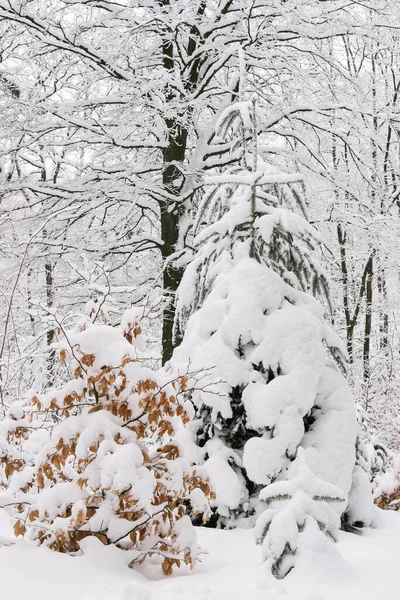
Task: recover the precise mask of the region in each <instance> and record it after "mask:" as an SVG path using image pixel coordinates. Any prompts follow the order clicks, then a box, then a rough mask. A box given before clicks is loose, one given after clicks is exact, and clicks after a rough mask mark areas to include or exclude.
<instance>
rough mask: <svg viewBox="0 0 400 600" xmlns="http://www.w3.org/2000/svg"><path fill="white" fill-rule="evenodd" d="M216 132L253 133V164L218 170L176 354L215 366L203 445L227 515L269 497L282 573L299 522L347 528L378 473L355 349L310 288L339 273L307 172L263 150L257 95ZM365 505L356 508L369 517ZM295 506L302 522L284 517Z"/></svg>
mask: <svg viewBox="0 0 400 600" xmlns="http://www.w3.org/2000/svg"><path fill="white" fill-rule="evenodd" d="M238 132H239V133H238ZM217 133H218V134H219V135H220V136H221V137H222V138H223V139H224V140H225V141H228V140H230V141H231V144H232V148H233V149H236V148H237V146H240V145H241V147H242V149H243V150H242V159H241V165H240V166H237V167H235V168H234V169H231V170H229V171H225V172H223V173H219V174H217V175H215V176H214V177H212V178H211V177H210V178H209V179H208V181H207V183H209V184H210V189H209V191H208V193H207V194H206V195H205V198H204V201H203V203H202V205H201V206H200V210H199V216H198V220H197V227H198V230H200V232H199V233H198V235H197V237H196V240H195V243H196V245H197V249H198V251H197V254H196V256H195V258H194V260H193V261H192V262H191V263H190V265H189V266H188V268H187V269H186V272H185V275H184V278H183V281H182V283H181V285H180V287H179V295H178V321H177V327H179V328H180V329H181V331H182V332H184V337H183V342H182V344H181V345H180V346H179V347H178V348H177V349H176V350H175V352H174V356H173V359H172V362H171V366H172V368H174V369H179V368H183V369H186V368H187V364H188V363H190V364H191V368H194V369H196V368H199V367H200V366H201V367H202V368H205V367H206V368H207V369H213V371H212V375H210V376H208V377H206V378H205V380H203V382H204V384H205V387H204V388H203V391H202V392H195V393H193V396H192V398H193V402H194V405H195V408H196V416H197V420H196V421H195V422H194V433H195V435H194V443H192V446H191V450H192V456H193V458H194V460H197V461H204V462H205V465H206V467H207V469H208V472H209V474H210V477H211V482H212V485H213V486H214V489H215V492H216V495H217V500H216V503H215V515H214V522H215V520H218V521H219V522H220V524H222V525H228V526H229V525H233V524H234V522H235V519H237V518H238V517H246V516H251V515H260V512H261V511H262V505H263V503H264V502H266V503H267V504H268V507H269V508H268V509H267V511H266V512H265V513H264V514H261V515H260V516H259V522H258V530H259V539H260V542H261V543H262V544H263V547H264V555H265V557H268V559H270V561H271V567H272V570H273V572H274V574H275V575H276V576H277V577H282V576H285V575H286V573H287V572H288V571H289V570H290V568H291V567H292V565H293V562H292V559H290V560H289V557H291V556H292V555H294V554H295V552H296V549H297V547H298V545H299V540H300V538H301V536H299V532H302V531H304V530H305V529H307V530H308V531H309V530H310V528H311V529H312V528H314V529H315V531H318V532H320V531H324V532H325V533H327V534H329V536H330V537H331V538H334V537H335V535H336V531H337V529H338V527H339V526H340V516H341V515H342V514H344V513H345V514H347V513H348V511H349V510H350V509H351V507H349V506H348V497H349V492H350V489H351V486H352V475H353V472H355V473H356V475H357V476H356V489H355V490H353V491H352V494H353V496H352V499H353V502H355V506H357V508H359V507H360V506H361V504H360V497H361V498H363V499H364V500H365V503H366V504H367V505H368V493H366V486H367V485H368V482H367V477H366V474H365V473H364V471H362V469H361V467H360V466H359V465H358V464H357V459H356V441H357V421H356V411H355V404H354V400H353V398H352V395H351V393H350V391H349V388H348V386H347V384H346V381H345V379H344V377H343V375H342V373H341V371H340V370H339V369H338V367H337V364H336V361H337V359H339V358H340V357H341V356H342V357H343V356H344V354H345V351H344V350H343V346H342V344H341V342H340V340H339V339H338V338H337V337H336V335H335V334H334V333H333V331H332V330H331V328H330V327H329V325H328V324H327V323H326V321H325V320H324V317H323V310H322V307H321V305H320V304H319V303H318V302H317V300H316V299H315V298H313V297H312V296H311V295H310V294H309V293H308V290H312V291H313V292H318V291H321V289H322V290H325V291H326V281H325V279H324V276H323V274H322V272H321V269H320V268H319V266H318V262H317V261H316V259H315V252H316V250H317V247H318V245H319V237H318V233H317V231H316V230H315V228H314V227H312V226H311V225H310V224H309V223H308V222H307V220H306V218H305V216H304V215H300V214H298V213H297V214H296V212H295V208H296V205H297V206H298V207H300V208H304V206H303V203H302V201H301V195H300V189H301V188H300V186H299V184H298V183H296V182H298V181H299V180H300V177H299V176H298V175H288V174H284V173H282V172H278V170H277V169H276V168H273V167H271V166H270V165H268V164H267V163H265V162H264V160H263V159H262V157H261V156H258V152H257V144H256V142H257V135H256V132H255V109H254V106H253V109H252V103H246V102H242V103H239V104H237V105H233V106H232V107H230V108H229V109H227V110H225V111H224V113H223V114H222V116H221V118H220V120H219V122H218V125H217ZM251 138H252V140H253V141H252V143H247V148H246V140H249V139H251ZM243 142H244V143H243ZM328 351H330V354H331V355H333V356H329V353H328ZM334 358H336V361H335V360H334ZM300 449H303V456H302V457H301V458H300V454H301V453H300V452H299V451H300ZM271 484H272V485H271ZM263 486H267V487H266V488H265V489H264V490H263V491H262V492H261V495H260V498H259V492H260V490H261V489H262V487H263ZM365 494H366V497H365ZM260 501H261V502H260ZM352 510H353V513H352V517H351V520H352V522H353V523H354V521H361V519H360V518H358V517H357V516H356V514H355V513H356V509H355V508H352ZM282 511H283V512H282ZM283 515H285V517H284V520H285V522H287V523H290V526H289V525H288V527H281V525H282V519H283ZM289 515H290V518H289ZM364 517H365V518H364V521H365V520H367V518H368V510H365V511H364Z"/></svg>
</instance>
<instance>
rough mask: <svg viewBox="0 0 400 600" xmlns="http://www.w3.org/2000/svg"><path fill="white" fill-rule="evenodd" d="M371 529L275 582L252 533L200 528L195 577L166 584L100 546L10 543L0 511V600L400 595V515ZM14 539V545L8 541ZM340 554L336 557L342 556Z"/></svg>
mask: <svg viewBox="0 0 400 600" xmlns="http://www.w3.org/2000/svg"><path fill="white" fill-rule="evenodd" d="M376 510H377V513H376V519H375V521H376V525H377V527H376V528H375V529H367V530H365V531H364V533H363V535H362V536H357V535H354V534H349V533H344V532H341V533H340V538H339V543H338V544H337V546H336V547H333V546H332V550H331V551H329V550H328V551H327V550H326V545H324V548H325V550H324V551H322V548H320V549H319V548H310V549H309V550H308V551H307V556H306V555H304V556H303V557H302V556H299V560H298V562H297V567H296V569H295V570H294V571H293V572H291V573H290V574H289V575H288V576H287V577H286V578H285V579H284V580H281V581H277V580H275V579H274V578H273V577H272V575H270V574H269V573H268V570H267V568H266V566H265V564H264V563H262V561H261V550H260V547H258V546H256V545H255V543H254V532H253V531H252V530H249V529H247V530H244V529H237V530H230V531H227V530H211V529H204V528H201V529H198V537H199V541H200V544H201V546H202V547H203V549H204V550H205V551H206V552H207V554H203V555H202V557H201V561H202V562H201V563H198V565H197V566H196V567H195V569H194V571H193V572H192V573H188V572H184V571H183V570H182V571H179V570H178V571H176V572H175V574H174V575H173V576H172V577H169V578H166V577H164V576H163V575H162V573H161V569H160V568H159V567H157V566H156V565H154V564H149V563H147V564H144V565H142V566H141V567H138V568H137V569H136V570H131V569H128V567H127V564H128V562H129V553H128V552H123V551H121V550H117V549H116V548H114V547H105V546H103V545H102V544H101V543H100V542H99V541H98V540H95V539H92V540H91V539H86V540H83V542H82V547H83V549H84V554H83V556H79V557H71V556H67V555H64V554H58V553H55V552H52V551H51V550H48V549H47V548H37V547H34V546H31V545H29V544H27V543H26V542H24V541H23V540H18V541H17V543H13V545H9V546H7V545H3V544H4V543H7V541H8V540H10V541H11V539H12V533H11V524H10V522H9V518H8V516H7V515H6V514H5V512H4V511H0V542H1V544H2V545H1V547H0V590H1V598H2V600H249V599H251V600H376V599H377V598H381V597H383V596H384V595H385V594H391V597H392V598H398V597H399V591H398V590H399V586H398V570H399V566H398V565H399V558H398V557H399V554H398V546H399V541H400V515H399V514H397V513H393V512H383V511H378V509H376ZM13 541H14V540H13ZM338 551H339V552H340V553H339V552H338Z"/></svg>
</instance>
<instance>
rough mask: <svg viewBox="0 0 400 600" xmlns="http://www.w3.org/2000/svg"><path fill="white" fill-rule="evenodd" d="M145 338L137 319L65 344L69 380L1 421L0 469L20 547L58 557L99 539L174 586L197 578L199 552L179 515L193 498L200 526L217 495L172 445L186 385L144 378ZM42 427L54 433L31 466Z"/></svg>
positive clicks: (91, 328)
mask: <svg viewBox="0 0 400 600" xmlns="http://www.w3.org/2000/svg"><path fill="white" fill-rule="evenodd" d="M81 329H82V328H81ZM141 337H142V336H141V327H140V323H139V319H138V313H137V311H135V310H133V309H131V310H129V311H127V312H126V313H125V314H124V316H123V319H122V323H121V325H120V326H118V327H112V326H110V325H105V324H102V325H96V324H92V323H90V322H88V323H87V324H86V325H84V326H83V329H82V330H81V331H75V332H71V333H69V334H68V336H67V340H66V342H67V348H66V349H62V350H61V352H60V358H61V360H62V361H66V362H70V366H71V368H72V370H73V376H72V377H71V379H70V380H69V381H68V382H67V383H66V384H65V385H64V386H63V387H62V388H60V389H52V390H50V391H49V392H47V393H46V394H43V395H41V394H36V395H34V396H33V397H32V399H31V401H30V403H29V404H28V405H26V406H25V407H23V409H22V411H23V414H19V415H14V418H10V419H9V420H8V424H7V435H6V437H3V438H2V441H3V443H2V459H1V460H2V463H4V464H5V465H6V468H5V476H6V478H7V479H8V495H9V496H12V497H13V499H14V502H15V503H16V505H17V509H18V511H19V515H18V518H17V521H16V524H15V527H14V530H15V533H16V535H24V536H26V537H27V538H29V539H31V540H35V541H36V542H37V543H39V544H45V545H47V546H49V547H50V548H51V549H53V550H58V551H60V552H76V551H78V550H79V542H80V540H82V539H83V538H85V537H87V536H96V537H97V538H98V539H99V540H101V542H103V543H104V544H116V545H117V546H118V547H120V548H123V549H132V550H133V551H134V553H133V554H134V558H133V562H136V561H138V562H141V561H142V560H144V558H146V557H147V556H152V555H158V556H160V557H161V558H162V567H163V571H164V573H166V574H170V573H171V571H172V568H173V566H174V565H176V566H180V565H181V563H186V564H188V565H190V566H193V564H194V562H195V560H196V555H197V551H198V549H197V543H196V536H195V532H194V529H193V526H192V524H191V522H190V519H189V517H188V516H187V515H186V506H185V503H186V502H187V501H189V500H190V498H191V497H192V498H193V500H195V502H196V507H197V508H198V510H201V511H203V510H205V512H206V518H207V512H208V509H207V504H208V499H209V498H212V497H213V492H212V491H211V488H210V486H209V483H208V481H207V479H206V478H205V477H203V476H202V475H201V474H200V472H198V473H196V471H194V470H193V468H191V467H190V465H189V463H188V461H187V460H185V458H184V457H183V456H182V451H181V448H180V447H179V445H178V444H176V443H174V441H173V439H172V438H173V436H174V433H175V429H176V426H177V424H181V425H183V424H186V423H187V422H188V421H189V415H188V413H187V411H186V408H185V401H184V400H183V392H184V391H185V389H186V377H185V376H182V377H179V378H177V379H175V380H171V379H168V378H167V377H166V376H165V374H164V375H163V374H159V373H155V372H153V371H151V370H150V369H148V368H146V367H144V366H143V364H142V361H141V360H140V359H139V354H138V349H140V345H141V341H142V340H141ZM12 421H14V426H12ZM40 427H45V428H46V429H47V430H50V431H49V433H48V434H47V435H45V436H44V439H43V443H42V444H41V445H39V447H36V456H35V457H34V459H33V460H32V459H29V458H28V457H29V456H31V455H30V454H29V452H28V445H29V443H31V446H32V443H33V442H32V440H31V438H32V437H33V436H37V433H38V431H37V430H38V428H40ZM46 438H47V439H46ZM14 440H16V441H17V445H16V444H15V443H13V442H14ZM31 450H32V448H31Z"/></svg>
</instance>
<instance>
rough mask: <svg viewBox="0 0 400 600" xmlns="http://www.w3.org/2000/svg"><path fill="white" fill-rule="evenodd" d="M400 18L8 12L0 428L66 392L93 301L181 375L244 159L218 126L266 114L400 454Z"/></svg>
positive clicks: (331, 2) (327, 10) (273, 156)
mask: <svg viewBox="0 0 400 600" xmlns="http://www.w3.org/2000/svg"><path fill="white" fill-rule="evenodd" d="M398 15H399V8H398V5H397V3H396V2H395V0H376V1H375V0H371V1H361V2H345V1H341V0H328V1H323V2H320V1H317V0H308V1H297V0H296V1H295V0H268V1H263V0H255V1H254V2H247V1H245V0H225V1H223V0H198V1H196V2H194V1H193V2H185V1H183V0H176V1H175V0H157V1H156V0H149V1H146V2H140V1H138V2H134V1H132V2H130V1H128V0H126V1H125V0H122V1H116V2H114V1H107V0H83V1H80V2H79V1H70V0H63V1H61V0H60V1H53V0H32V1H30V0H26V1H18V2H17V1H15V2H14V1H12V0H0V30H1V31H0V33H1V53H0V112H1V123H0V137H1V140H2V144H1V153H0V164H1V172H0V194H1V195H0V274H1V275H0V276H1V282H2V286H1V290H0V297H1V298H2V301H1V302H0V323H1V326H0V327H1V329H0V403H1V407H0V408H1V410H2V411H5V410H6V408H7V406H8V405H9V404H10V403H11V402H14V401H15V400H19V399H21V398H23V397H24V395H25V394H26V393H27V390H31V389H46V388H50V387H52V386H55V385H57V384H59V383H60V382H62V381H63V380H64V379H65V377H66V373H65V366H63V365H59V363H58V360H57V357H56V348H57V340H58V335H59V332H60V331H61V330H63V329H65V328H68V324H69V323H71V322H72V320H73V319H74V318H75V317H76V315H77V314H80V313H82V312H83V311H84V310H87V309H88V302H89V303H90V304H89V311H90V310H92V309H93V311H94V314H96V316H98V317H99V318H100V319H101V317H102V313H104V314H107V315H108V318H109V319H110V320H111V322H115V323H116V322H118V319H120V318H121V314H122V311H123V309H124V308H125V307H127V306H130V305H131V304H134V305H143V306H144V307H145V316H146V320H147V331H148V332H150V344H151V346H152V348H153V351H152V353H151V357H149V359H148V360H149V362H150V363H152V364H153V365H157V364H160V362H166V361H167V360H169V358H170V357H171V354H172V351H173V347H174V345H175V344H177V343H178V342H179V335H178V336H175V337H174V335H173V319H174V292H175V291H176V289H177V287H178V285H179V282H180V280H181V278H182V274H183V272H184V269H185V266H186V265H187V264H188V263H189V262H190V260H191V258H192V257H193V235H192V233H193V222H194V220H195V218H196V211H197V208H198V206H199V203H200V201H201V198H202V197H203V195H204V193H205V190H206V189H207V185H209V182H210V181H212V176H213V175H215V174H218V173H220V172H221V171H222V170H224V169H227V168H233V167H234V166H235V164H237V163H238V162H239V161H240V160H241V153H240V152H238V151H237V150H236V149H235V147H232V144H230V143H229V142H224V143H222V142H221V141H220V140H219V139H218V138H217V137H216V136H215V124H216V122H217V120H218V118H219V115H220V114H221V111H223V110H224V109H226V108H227V107H229V106H230V105H231V104H233V103H235V102H245V101H248V100H254V101H255V103H256V106H257V119H256V123H257V144H258V148H257V151H258V152H259V154H260V155H261V156H262V157H263V159H264V160H265V161H266V162H268V163H269V164H271V165H273V166H275V167H278V168H279V169H281V170H283V171H284V172H288V173H293V172H295V173H299V174H301V176H302V184H301V185H300V187H299V190H300V191H299V192H298V193H299V194H300V195H301V198H302V200H301V202H302V203H303V205H306V208H307V211H308V214H309V220H310V222H311V223H312V224H314V225H315V226H316V227H317V229H318V230H319V231H320V234H321V240H322V241H323V244H322V256H321V261H322V264H323V266H324V269H325V272H326V276H323V277H322V279H321V280H322V281H323V282H325V280H326V281H329V284H330V301H328V299H327V296H326V295H325V294H322V295H321V297H320V299H321V301H322V302H323V303H324V307H325V311H326V317H327V319H328V320H329V321H331V323H332V324H333V325H334V328H335V330H336V331H337V332H338V333H339V334H340V335H341V337H342V339H344V340H345V341H346V344H347V351H348V354H349V359H350V360H349V366H348V379H349V382H350V384H351V387H352V389H353V391H354V394H355V397H356V399H357V402H358V406H359V415H360V421H361V423H362V426H363V432H364V438H365V439H366V440H367V441H373V442H377V441H380V442H381V443H384V444H386V445H388V446H389V447H390V449H392V450H395V451H397V450H398V447H399V441H398V440H399V435H398V433H399V428H400V422H399V418H398V412H399V411H398V408H399V403H400V385H399V363H400V355H399V350H400V348H399V332H398V329H399V319H400V314H399V309H398V303H399V292H400V289H399V288H400V272H399V269H400V265H399V258H398V256H399V254H398V249H399V241H398V240H399V216H400V215H399V210H400V187H399V172H400V171H399V86H400V76H399V66H400V56H399V49H400V47H399V35H398V28H397V27H396V25H395V23H396V18H397V17H398ZM242 141H243V144H244V145H246V144H251V143H252V139H251V137H246V135H245V134H244V136H243V140H242ZM275 191H276V193H277V194H278V195H279V194H281V193H284V192H281V191H280V189H279V186H276V189H275ZM322 287H325V283H324V285H323V286H322ZM310 291H311V292H315V291H316V290H313V289H311V290H310ZM85 306H86V309H85V308H84V307H85ZM44 364H45V365H46V368H45V369H43V365H44Z"/></svg>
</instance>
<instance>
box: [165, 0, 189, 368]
mask: <svg viewBox="0 0 400 600" xmlns="http://www.w3.org/2000/svg"><path fill="white" fill-rule="evenodd" d="M160 3H161V4H162V5H163V6H168V5H169V0H161V1H160ZM162 52H163V64H164V67H165V69H167V70H168V71H170V72H171V77H172V72H173V71H174V47H173V42H172V41H170V40H164V42H163V45H162ZM175 95H176V92H175V91H174V92H167V94H166V102H167V103H168V102H169V101H172V100H174V98H175ZM165 125H166V129H167V141H168V144H167V146H166V148H165V149H164V150H163V173H162V182H163V187H164V199H163V200H160V201H159V207H160V219H161V239H162V241H163V246H162V248H161V255H162V258H163V265H164V270H163V292H164V296H165V302H166V304H165V307H164V314H163V325H162V363H163V364H165V363H166V362H167V361H168V360H169V359H170V358H171V356H172V352H173V349H174V345H175V344H174V340H173V326H174V317H175V293H176V290H177V288H178V286H179V283H180V281H181V279H182V275H183V268H182V267H177V266H176V264H174V262H173V260H171V257H172V256H173V254H174V252H175V251H176V250H177V243H178V240H179V219H180V212H181V208H182V207H181V201H180V192H181V189H182V186H183V183H184V175H183V172H182V168H181V165H183V162H184V160H185V153H186V145H187V129H185V127H184V126H183V125H182V123H181V122H180V120H179V116H178V115H176V116H174V117H172V118H166V119H165ZM175 198H176V201H175ZM176 342H179V340H176Z"/></svg>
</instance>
